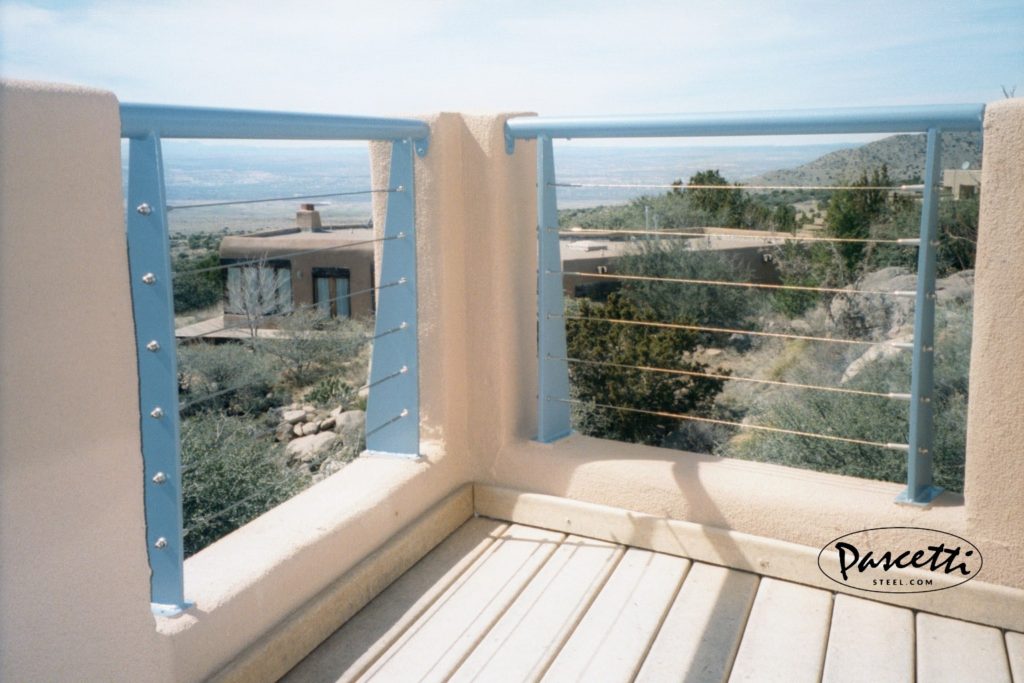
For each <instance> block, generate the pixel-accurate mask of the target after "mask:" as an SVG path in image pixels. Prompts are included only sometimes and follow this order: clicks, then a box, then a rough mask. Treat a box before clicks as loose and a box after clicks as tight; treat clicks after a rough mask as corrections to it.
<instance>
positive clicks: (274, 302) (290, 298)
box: [220, 204, 375, 326]
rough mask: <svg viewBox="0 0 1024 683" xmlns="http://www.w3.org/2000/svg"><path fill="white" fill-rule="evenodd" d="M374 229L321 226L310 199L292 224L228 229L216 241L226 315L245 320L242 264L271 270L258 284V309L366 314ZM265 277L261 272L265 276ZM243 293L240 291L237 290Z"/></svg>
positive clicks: (271, 314) (269, 313) (270, 314)
mask: <svg viewBox="0 0 1024 683" xmlns="http://www.w3.org/2000/svg"><path fill="white" fill-rule="evenodd" d="M372 240H373V230H372V229H371V228H368V227H365V226H323V225H322V224H321V221H320V213H319V212H318V211H316V210H315V209H314V208H313V205H312V204H303V205H302V207H301V209H300V210H299V212H298V213H297V214H296V227H294V228H287V229H283V230H267V231H264V232H258V233H253V234H249V235H229V236H227V237H225V238H224V239H223V240H222V241H221V243H220V261H221V264H222V265H223V266H226V268H227V284H226V287H225V296H224V321H225V323H227V324H235V323H240V322H243V321H244V318H245V307H246V303H245V299H246V297H247V296H248V297H250V298H251V294H250V295H246V294H245V291H244V290H245V288H246V286H249V287H251V286H252V285H251V284H249V283H251V282H252V277H251V275H252V273H251V272H250V273H248V277H247V273H246V269H253V270H255V269H259V268H269V269H272V270H273V279H272V280H270V282H271V283H272V284H271V286H269V287H267V286H262V287H261V289H262V290H264V291H262V292H261V293H260V297H261V301H260V304H261V308H262V311H263V312H264V313H265V314H266V315H267V316H268V323H269V326H273V317H274V316H277V315H283V314H286V313H290V312H292V311H294V310H297V309H316V310H318V311H319V312H321V313H322V314H323V315H325V316H331V317H342V318H349V317H355V318H359V317H366V316H370V315H373V312H374V302H375V297H374V291H373V287H374V272H373V264H374V250H373V247H374V242H373V241H372ZM267 280H269V278H264V281H267ZM240 295H241V296H240Z"/></svg>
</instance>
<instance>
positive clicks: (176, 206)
mask: <svg viewBox="0 0 1024 683" xmlns="http://www.w3.org/2000/svg"><path fill="white" fill-rule="evenodd" d="M399 191H400V190H392V189H384V190H356V191H354V192H332V193H330V194H307V195H295V196H293V197H267V198H265V199H238V200H233V201H226V202H206V203H204V204H173V205H168V206H167V210H168V211H183V210H185V209H204V208H207V207H210V206H236V205H238V204H263V203H267V202H290V201H295V200H296V199H328V198H330V197H352V196H355V195H362V194H377V193H379V192H399Z"/></svg>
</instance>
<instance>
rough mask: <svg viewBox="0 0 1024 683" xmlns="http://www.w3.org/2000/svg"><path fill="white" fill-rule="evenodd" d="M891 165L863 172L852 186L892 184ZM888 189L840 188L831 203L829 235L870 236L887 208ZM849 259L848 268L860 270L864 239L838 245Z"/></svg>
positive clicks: (868, 186) (867, 186)
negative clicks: (874, 224)
mask: <svg viewBox="0 0 1024 683" xmlns="http://www.w3.org/2000/svg"><path fill="white" fill-rule="evenodd" d="M891 185H892V179H890V178H889V168H888V167H887V166H885V165H883V166H882V167H881V168H876V169H875V170H874V171H872V172H871V175H870V176H869V175H868V174H867V172H862V173H861V176H860V178H858V179H857V180H855V181H853V182H851V183H850V186H851V187H858V188H875V187H889V186H891ZM885 209H886V191H885V190H876V189H851V190H837V191H836V192H834V193H833V194H832V198H831V199H830V200H829V203H828V213H827V214H826V217H825V229H826V231H827V233H828V234H829V236H831V237H838V238H841V239H854V240H863V239H868V238H869V237H870V236H871V226H872V224H873V223H874V222H875V221H877V220H878V219H879V218H880V217H881V216H882V215H883V213H884V212H885ZM838 249H839V252H840V253H841V254H842V257H843V259H844V260H845V262H846V268H847V271H849V272H851V273H857V272H858V271H859V269H860V266H861V264H862V262H863V260H864V251H865V244H864V243H862V242H847V243H841V244H840V245H839V247H838Z"/></svg>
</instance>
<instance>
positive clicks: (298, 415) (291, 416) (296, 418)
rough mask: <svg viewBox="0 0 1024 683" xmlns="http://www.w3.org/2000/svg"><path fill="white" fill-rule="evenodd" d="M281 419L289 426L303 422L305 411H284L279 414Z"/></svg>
mask: <svg viewBox="0 0 1024 683" xmlns="http://www.w3.org/2000/svg"><path fill="white" fill-rule="evenodd" d="M281 417H282V418H283V419H284V421H285V422H287V423H289V424H298V423H299V422H305V420H306V411H305V410H286V411H284V413H282V414H281Z"/></svg>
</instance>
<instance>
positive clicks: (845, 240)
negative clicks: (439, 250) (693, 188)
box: [547, 228, 921, 247]
mask: <svg viewBox="0 0 1024 683" xmlns="http://www.w3.org/2000/svg"><path fill="white" fill-rule="evenodd" d="M547 229H548V230H550V231H552V232H557V233H558V234H559V235H563V236H570V237H571V236H579V235H587V234H591V235H611V236H615V235H652V236H656V237H706V238H712V237H714V238H716V239H725V240H730V239H732V240H765V241H779V240H783V241H786V242H836V243H840V244H900V245H903V246H908V247H910V246H914V247H916V246H918V244H919V243H920V241H921V240H920V239H919V238H917V237H900V238H896V239H880V238H878V239H876V238H869V237H863V238H861V237H813V236H810V235H791V234H788V233H785V234H784V233H774V234H772V235H741V234H734V233H729V234H726V233H706V232H685V231H679V230H617V229H612V228H582V229H580V230H564V229H560V228H547Z"/></svg>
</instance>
